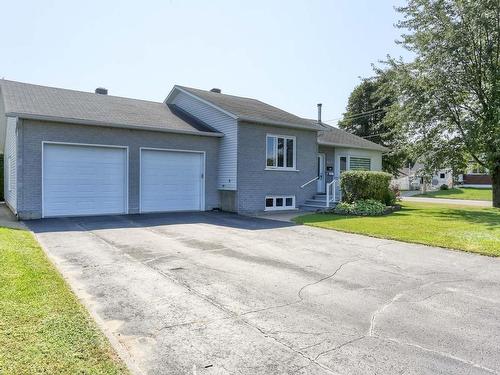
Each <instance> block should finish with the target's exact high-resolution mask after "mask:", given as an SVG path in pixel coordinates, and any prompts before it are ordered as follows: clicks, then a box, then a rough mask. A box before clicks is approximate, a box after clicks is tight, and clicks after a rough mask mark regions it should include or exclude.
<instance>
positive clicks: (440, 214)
mask: <svg viewBox="0 0 500 375" xmlns="http://www.w3.org/2000/svg"><path fill="white" fill-rule="evenodd" d="M411 216H414V217H415V218H416V219H420V220H422V219H424V220H425V218H426V217H429V218H434V219H436V218H437V219H439V220H446V221H459V222H468V223H470V224H481V225H485V226H486V227H487V228H486V229H490V230H492V229H500V210H498V212H497V211H494V209H475V210H472V209H459V208H449V207H448V208H429V207H425V208H424V207H422V208H419V207H403V208H402V209H401V210H400V211H396V212H392V213H390V214H388V215H382V216H347V215H336V214H318V215H314V216H312V217H306V218H305V220H300V221H301V222H304V223H321V222H325V221H338V220H356V219H362V218H370V219H371V220H381V221H383V220H384V219H387V218H388V217H391V218H394V219H397V218H398V217H400V218H402V219H403V218H405V219H406V218H408V217H411Z"/></svg>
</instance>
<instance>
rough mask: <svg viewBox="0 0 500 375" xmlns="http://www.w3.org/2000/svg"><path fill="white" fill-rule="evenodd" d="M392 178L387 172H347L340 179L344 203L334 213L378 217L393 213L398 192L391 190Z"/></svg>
mask: <svg viewBox="0 0 500 375" xmlns="http://www.w3.org/2000/svg"><path fill="white" fill-rule="evenodd" d="M391 178H392V176H391V175H390V174H389V173H385V172H373V171H346V172H344V173H343V174H342V176H341V178H340V187H341V189H342V202H341V203H339V204H338V205H337V207H336V208H335V210H334V212H335V213H338V214H343V215H358V216H359V215H361V216H376V215H383V214H384V213H388V212H391V211H392V209H391V207H392V206H394V205H395V204H396V199H397V194H396V193H397V192H396V191H393V190H391V188H390V182H391Z"/></svg>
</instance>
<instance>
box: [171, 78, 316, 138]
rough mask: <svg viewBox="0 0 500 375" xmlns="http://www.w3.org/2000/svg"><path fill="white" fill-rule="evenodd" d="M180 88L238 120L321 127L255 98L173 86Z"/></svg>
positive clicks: (313, 128) (311, 127)
mask: <svg viewBox="0 0 500 375" xmlns="http://www.w3.org/2000/svg"><path fill="white" fill-rule="evenodd" d="M175 87H177V88H180V89H181V90H184V91H187V92H188V93H190V94H192V95H194V96H196V97H198V98H201V99H203V100H205V101H207V102H209V103H211V104H213V105H215V106H216V107H219V108H220V109H223V110H224V111H226V112H229V113H231V114H233V115H234V116H236V117H237V118H238V119H239V120H242V121H249V122H257V123H263V124H271V125H273V124H275V125H283V126H296V127H302V128H307V129H311V130H320V129H321V127H320V126H318V125H317V124H315V123H311V121H309V120H307V119H304V118H301V117H298V116H295V115H294V114H291V113H289V112H286V111H283V110H282V109H279V108H276V107H274V106H272V105H270V104H267V103H264V102H261V101H260V100H257V99H252V98H245V97H241V96H234V95H227V94H222V93H216V92H212V91H206V90H200V89H195V88H191V87H185V86H178V85H177V86H175Z"/></svg>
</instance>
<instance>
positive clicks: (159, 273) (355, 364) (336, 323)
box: [27, 213, 500, 375]
mask: <svg viewBox="0 0 500 375" xmlns="http://www.w3.org/2000/svg"><path fill="white" fill-rule="evenodd" d="M27 224H28V225H29V227H30V229H32V230H33V231H34V232H35V234H36V236H37V238H38V240H39V241H40V243H41V244H42V246H43V247H44V249H45V250H46V252H47V253H48V255H49V257H50V258H51V259H52V261H53V262H54V263H55V264H56V266H57V267H58V269H59V270H60V271H61V273H62V274H63V275H64V277H65V278H66V279H67V280H68V282H69V284H70V285H71V286H72V288H73V289H74V290H75V292H76V293H77V295H78V296H79V298H80V299H81V300H82V302H83V303H84V304H85V305H86V306H87V307H88V309H89V311H90V312H91V314H92V315H93V316H94V317H95V318H96V320H97V322H98V324H99V325H100V326H101V327H102V328H103V330H104V332H105V333H106V334H107V335H108V337H109V338H110V340H111V342H112V344H113V345H114V346H115V347H116V348H117V350H118V352H119V353H120V355H121V356H122V357H123V358H124V359H125V361H126V362H127V364H128V365H129V366H130V368H131V369H132V371H133V372H135V373H139V374H141V373H142V374H349V375H355V374H363V375H364V374H419V375H422V374H454V375H456V374H498V373H500V345H499V344H500V339H499V338H500V261H499V260H498V259H494V258H489V257H484V256H479V255H473V254H467V253H462V252H456V251H450V250H444V249H438V248H432V247H426V246H420V245H412V244H405V243H401V242H397V241H390V240H381V239H374V238H370V237H364V236H358V235H353V234H346V233H340V232H335V231H329V230H324V229H318V228H311V227H306V226H296V225H292V224H290V223H284V222H277V221H271V220H265V219H256V218H246V217H241V216H237V215H232V214H224V213H176V214H158V215H133V216H115V217H89V218H70V219H46V220H40V221H31V222H28V223H27Z"/></svg>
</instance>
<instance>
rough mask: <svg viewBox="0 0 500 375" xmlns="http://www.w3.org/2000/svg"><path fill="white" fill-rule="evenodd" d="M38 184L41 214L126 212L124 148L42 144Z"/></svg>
mask: <svg viewBox="0 0 500 375" xmlns="http://www.w3.org/2000/svg"><path fill="white" fill-rule="evenodd" d="M42 183H43V202H42V204H43V216H44V217H51V216H82V215H104V214H123V213H126V211H127V150H126V149H125V148H118V147H104V146H87V145H73V144H71V145H70V144H51V143H46V144H44V145H43V182H42Z"/></svg>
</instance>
